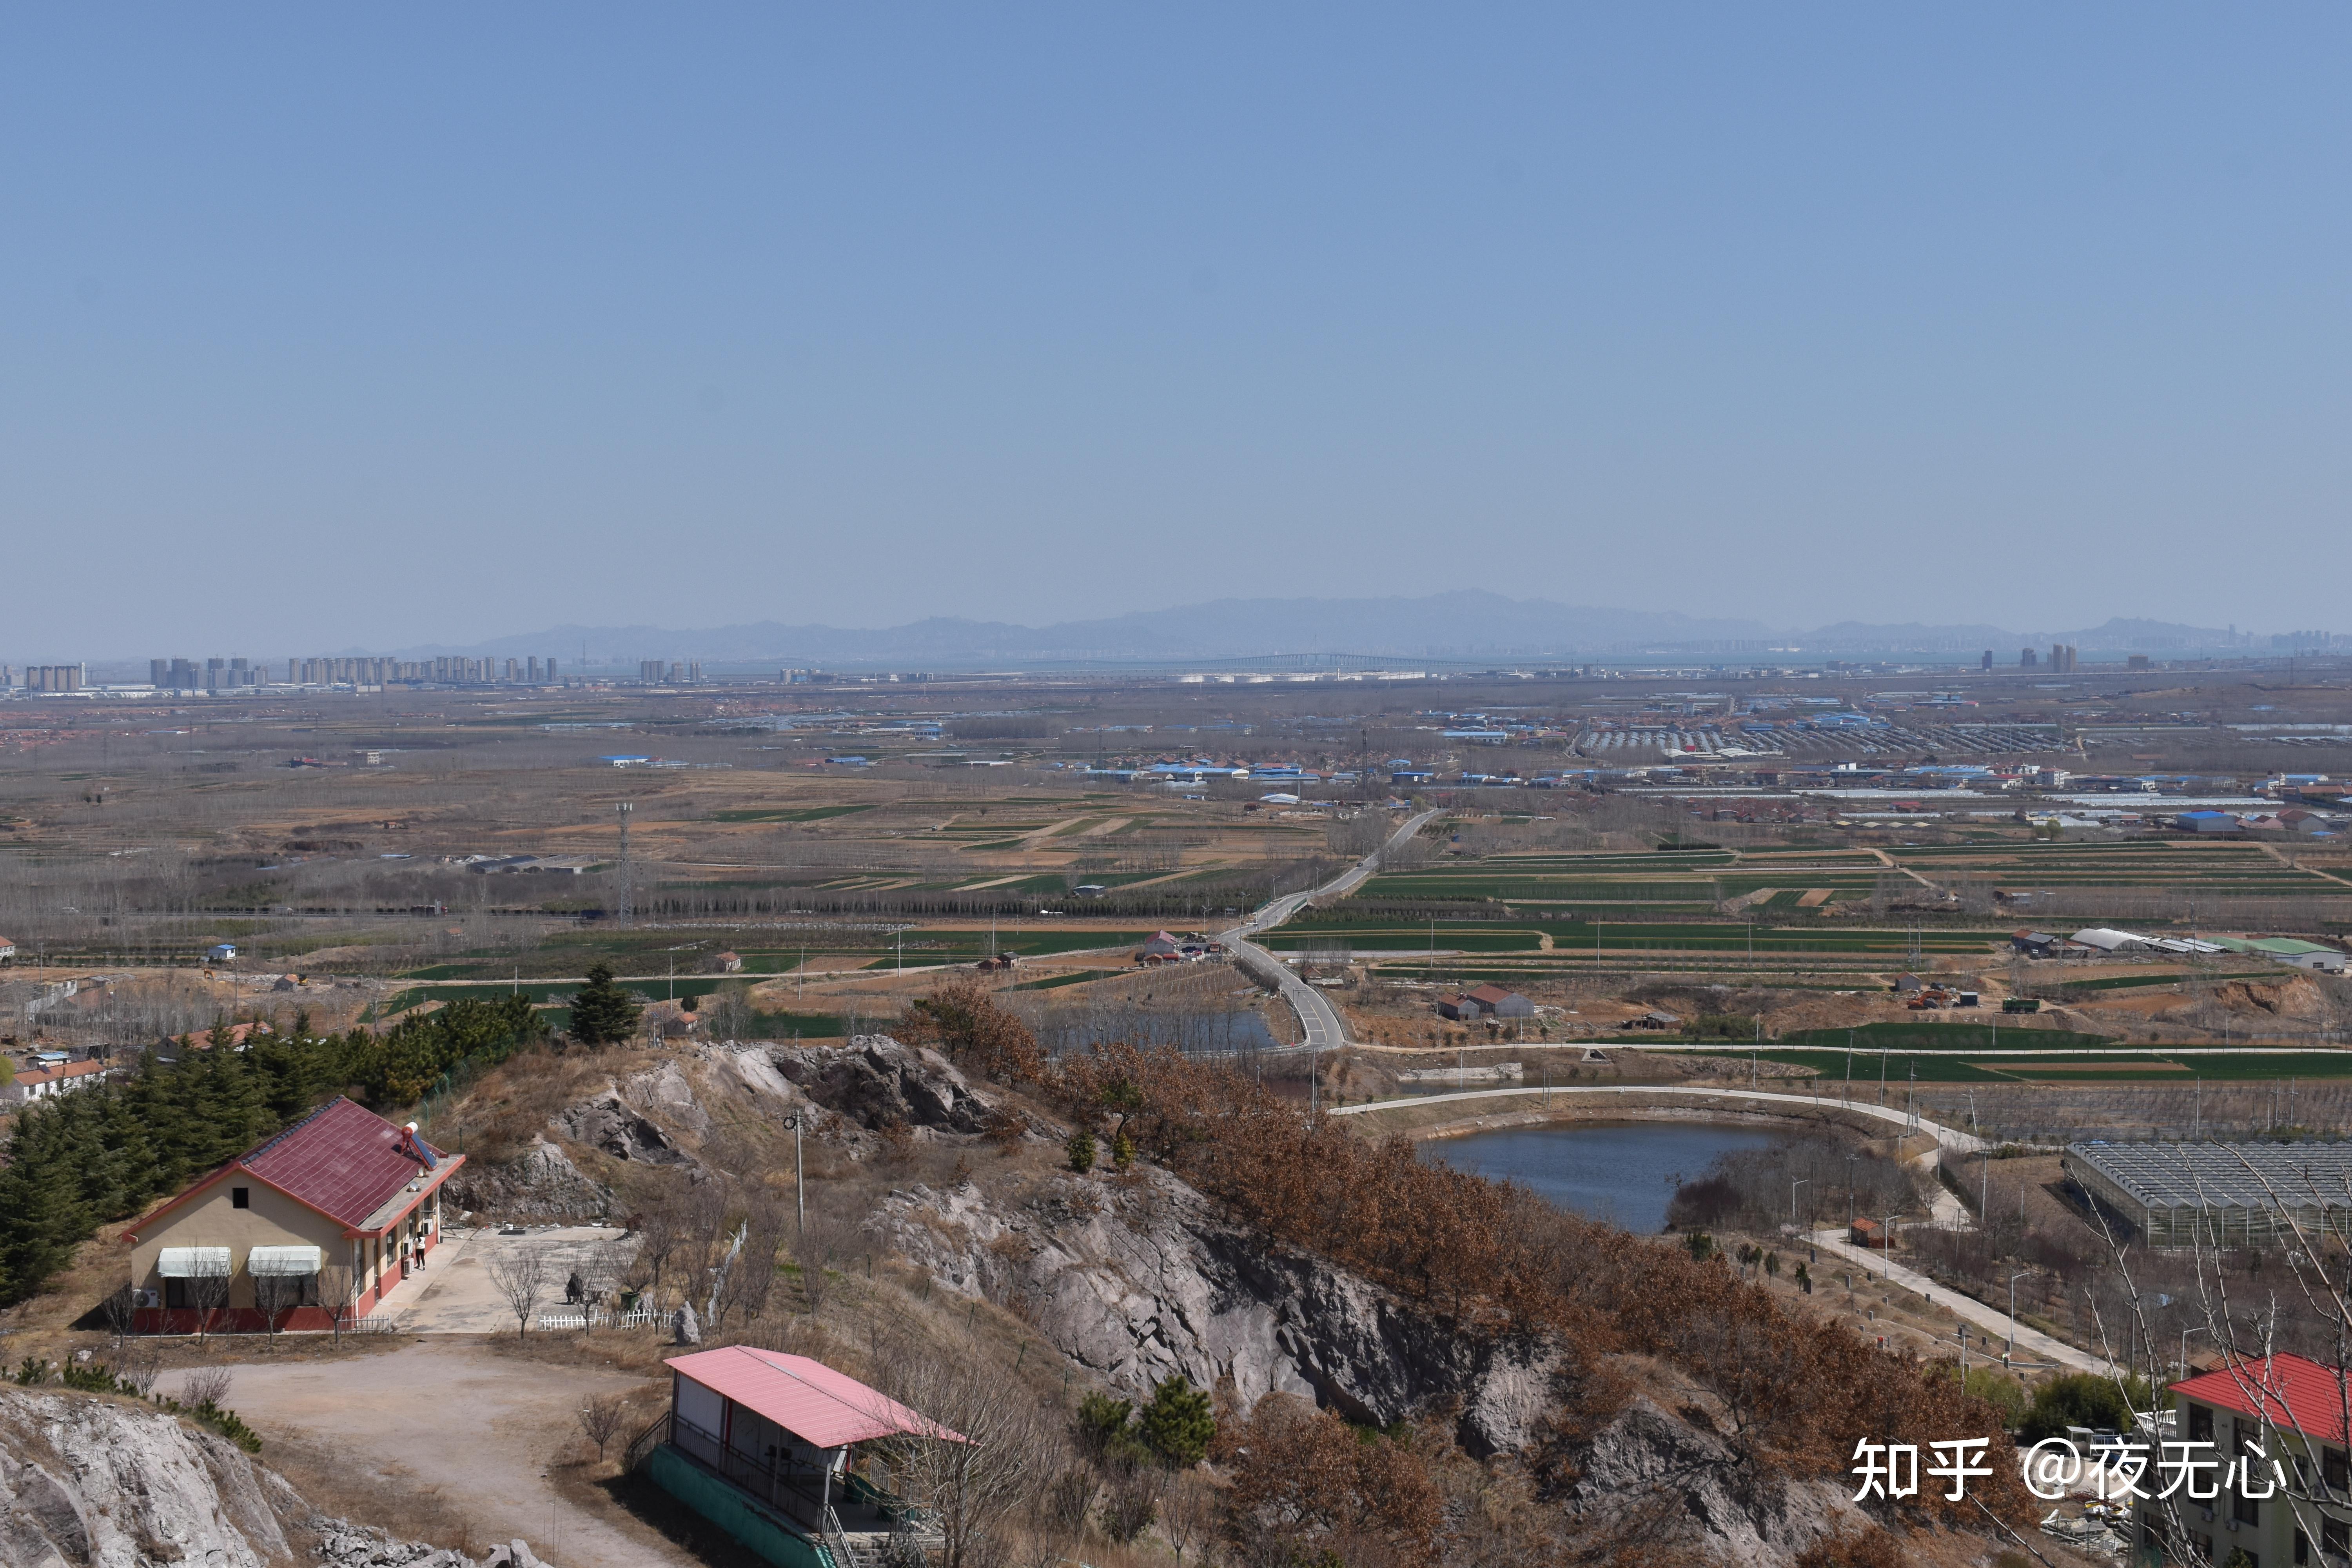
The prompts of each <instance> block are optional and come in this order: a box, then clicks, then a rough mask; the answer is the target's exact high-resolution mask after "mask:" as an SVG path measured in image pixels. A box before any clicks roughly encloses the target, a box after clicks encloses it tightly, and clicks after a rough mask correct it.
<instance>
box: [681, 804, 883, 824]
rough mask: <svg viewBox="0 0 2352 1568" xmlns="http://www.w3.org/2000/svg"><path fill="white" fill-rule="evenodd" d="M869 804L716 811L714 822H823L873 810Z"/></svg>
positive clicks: (712, 814)
mask: <svg viewBox="0 0 2352 1568" xmlns="http://www.w3.org/2000/svg"><path fill="white" fill-rule="evenodd" d="M873 809H874V807H873V806H872V805H810V806H803V807H800V808H799V809H797V810H784V809H777V810H773V811H761V810H750V811H714V812H712V813H711V814H710V820H711V821H713V822H822V821H824V819H825V818H827V817H829V816H850V815H851V814H853V813H855V812H860V811H872V810H873Z"/></svg>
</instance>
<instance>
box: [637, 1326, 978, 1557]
mask: <svg viewBox="0 0 2352 1568" xmlns="http://www.w3.org/2000/svg"><path fill="white" fill-rule="evenodd" d="M663 1364H664V1365H666V1366H667V1367H668V1368H669V1369H670V1407H669V1414H668V1415H665V1416H664V1417H663V1418H662V1419H661V1420H659V1421H657V1422H656V1423H655V1424H654V1425H653V1426H650V1427H648V1428H647V1429H646V1431H645V1432H644V1433H643V1434H641V1435H640V1436H638V1438H637V1439H636V1441H635V1442H634V1443H632V1444H631V1445H630V1447H629V1465H630V1467H631V1468H638V1469H643V1470H645V1471H646V1474H647V1475H648V1476H650V1477H651V1478H652V1479H653V1480H654V1482H655V1483H656V1485H658V1486H660V1487H661V1488H662V1489H663V1490H665V1491H667V1492H668V1493H669V1494H670V1495H671V1496H673V1497H675V1498H677V1500H679V1501H680V1502H683V1503H684V1504H686V1506H687V1507H688V1508H690V1509H692V1510H694V1511H695V1512H697V1513H698V1514H700V1515H702V1517H703V1518H705V1519H707V1520H709V1521H711V1522H712V1523H713V1524H716V1525H718V1526H719V1528H720V1529H721V1530H724V1531H726V1532H727V1533H728V1534H730V1535H731V1536H733V1537H734V1538H735V1539H736V1540H737V1541H739V1542H741V1543H742V1544H743V1545H745V1546H747V1547H749V1548H750V1549H751V1551H752V1552H755V1553H757V1554H758V1555H759V1556H761V1558H763V1559H765V1560H766V1561H768V1562H770V1563H777V1564H779V1565H780V1568H818V1565H819V1564H821V1563H827V1562H831V1563H866V1562H880V1561H883V1560H884V1557H885V1554H886V1553H888V1552H892V1551H894V1550H895V1549H896V1547H898V1546H899V1545H903V1544H905V1543H906V1541H907V1538H908V1537H909V1536H912V1537H913V1539H914V1542H915V1543H916V1544H925V1543H926V1542H925V1539H924V1538H925V1536H926V1535H927V1534H928V1535H929V1537H930V1540H931V1542H936V1541H937V1540H938V1536H937V1532H936V1527H933V1526H929V1525H928V1524H927V1521H925V1519H924V1517H923V1516H922V1515H921V1514H920V1513H919V1512H915V1511H913V1510H910V1509H909V1508H908V1503H907V1500H904V1499H901V1498H898V1497H897V1496H894V1495H892V1494H891V1493H889V1492H887V1491H884V1490H882V1489H879V1488H878V1487H877V1486H876V1485H875V1484H874V1482H873V1481H872V1480H871V1479H868V1477H866V1475H862V1474H860V1473H859V1471H858V1467H857V1464H856V1458H855V1453H856V1446H857V1445H858V1444H860V1443H872V1442H877V1441H880V1440H883V1439H892V1440H899V1441H903V1440H905V1439H907V1438H913V1439H916V1440H918V1441H920V1442H930V1443H961V1442H964V1441H965V1440H966V1439H965V1438H964V1436H963V1435H962V1434H961V1433H960V1432H955V1431H952V1430H950V1428H948V1427H946V1426H941V1425H940V1423H939V1422H937V1421H934V1420H932V1419H931V1418H930V1417H929V1416H928V1415H923V1414H922V1413H921V1412H920V1411H917V1410H911V1409H908V1407H907V1406H906V1405H901V1404H899V1403H898V1401H897V1400H895V1399H892V1398H891V1397H890V1396H889V1395H887V1394H884V1393H882V1392H881V1391H880V1390H879V1389H876V1388H870V1387H868V1386H867V1385H866V1384H862V1383H860V1382H858V1381H857V1380H856V1378H854V1377H851V1376H850V1375H849V1374H848V1373H843V1372H836V1371H835V1370H834V1369H833V1368H832V1367H829V1366H827V1365H825V1364H824V1363H823V1362H821V1361H812V1360H810V1359H809V1358H808V1357H807V1356H799V1355H786V1354H785V1353H784V1352H782V1351H771V1350H761V1349H758V1348H757V1347H755V1346H751V1345H729V1346H726V1347H725V1348H724V1349H720V1350H712V1351H698V1352H695V1353H694V1354H692V1355H682V1356H677V1357H673V1358H672V1359H671V1360H669V1361H667V1362H665V1363H663ZM894 1536H895V1537H896V1538H897V1540H896V1542H894V1539H893V1538H894Z"/></svg>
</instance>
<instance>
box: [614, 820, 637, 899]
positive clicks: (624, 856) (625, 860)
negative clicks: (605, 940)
mask: <svg viewBox="0 0 2352 1568" xmlns="http://www.w3.org/2000/svg"><path fill="white" fill-rule="evenodd" d="M613 810H614V812H615V813H617V814H618V815H619V816H620V818H621V908H620V913H619V920H620V922H621V929H622V930H624V931H626V930H627V929H628V927H629V922H630V921H633V920H635V918H636V912H637V910H636V898H635V889H634V888H632V887H631V886H630V885H629V818H630V817H631V816H635V813H636V806H635V805H634V804H633V803H631V802H629V801H623V802H621V803H620V804H619V805H615V806H614V808H613Z"/></svg>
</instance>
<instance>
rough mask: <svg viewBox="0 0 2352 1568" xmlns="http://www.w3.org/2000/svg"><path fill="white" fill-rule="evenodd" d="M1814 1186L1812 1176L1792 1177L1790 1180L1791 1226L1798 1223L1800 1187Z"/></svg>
mask: <svg viewBox="0 0 2352 1568" xmlns="http://www.w3.org/2000/svg"><path fill="white" fill-rule="evenodd" d="M1812 1184H1813V1180H1812V1178H1811V1176H1791V1177H1790V1178H1789V1223H1790V1225H1794V1224H1796V1223H1797V1189H1798V1188H1799V1187H1810V1186H1811V1185H1812Z"/></svg>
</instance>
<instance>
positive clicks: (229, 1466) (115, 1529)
mask: <svg viewBox="0 0 2352 1568" xmlns="http://www.w3.org/2000/svg"><path fill="white" fill-rule="evenodd" d="M295 1542H307V1543H309V1544H310V1549H311V1554H312V1555H315V1556H316V1557H318V1558H319V1559H320V1561H322V1562H325V1563H331V1564H336V1565H338V1568H361V1565H362V1564H367V1565H369V1568H375V1565H379V1564H381V1565H384V1568H484V1565H480V1564H477V1563H475V1561H474V1560H473V1559H472V1558H470V1557H467V1556H465V1555H464V1554H463V1553H460V1552H451V1551H447V1550H446V1549H440V1548H436V1547H431V1546H426V1545H425V1544H423V1543H422V1542H411V1541H401V1540H397V1539H395V1538H394V1537H391V1536H387V1535H385V1534H383V1532H382V1531H374V1530H370V1529H366V1528H364V1527H362V1526H359V1525H354V1524H352V1523H351V1522H349V1521H344V1520H340V1519H324V1518H319V1517H316V1516H314V1515H313V1514H312V1513H311V1510H310V1507H309V1505H308V1504H306V1503H304V1502H303V1500H302V1498H301V1496H300V1494H299V1493H298V1492H296V1491H295V1489H293V1488H292V1487H290V1486H289V1485H288V1484H287V1483H286V1480H285V1478H284V1477H282V1476H280V1475H278V1473H277V1472H276V1471H274V1470H271V1469H269V1468H267V1467H265V1466H263V1465H260V1464H257V1463H256V1462H255V1461H254V1459H253V1458H251V1457H250V1456H248V1455H247V1454H246V1453H245V1452H244V1451H243V1450H242V1449H240V1448H238V1447H236V1445H235V1444H233V1443H230V1442H229V1441H228V1440H227V1439H226V1438H223V1437H218V1436H214V1435H213V1434H212V1433H209V1432H205V1431H200V1430H197V1429H195V1428H194V1427H192V1426H189V1425H188V1424H187V1423H185V1422H183V1421H181V1420H180V1419H179V1418H178V1417H176V1416H173V1415H165V1414H163V1412H162V1411H160V1410H154V1409H151V1408H149V1407H147V1406H145V1405H138V1404H134V1403H132V1402H130V1401H127V1400H121V1399H114V1398H108V1397H103V1396H100V1395H95V1394H71V1393H65V1392H60V1391H58V1390H53V1389H29V1388H0V1563H5V1564H6V1565H7V1568H166V1565H167V1564H170V1565H175V1568H176V1565H183V1564H197V1563H201V1564H203V1565H204V1568H271V1565H272V1564H276V1563H285V1562H287V1561H289V1559H292V1558H294V1557H295V1556H296V1555H297V1547H296V1545H295ZM501 1552H502V1553H505V1556H504V1557H503V1558H501V1557H500V1556H499V1553H501ZM492 1561H493V1562H506V1563H514V1564H516V1565H518V1568H534V1565H535V1564H536V1563H537V1559H535V1558H533V1557H532V1556H531V1555H530V1548H529V1547H527V1546H525V1545H524V1544H523V1543H522V1542H520V1541H518V1542H514V1544H513V1546H512V1547H500V1548H499V1549H498V1552H493V1553H492Z"/></svg>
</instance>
